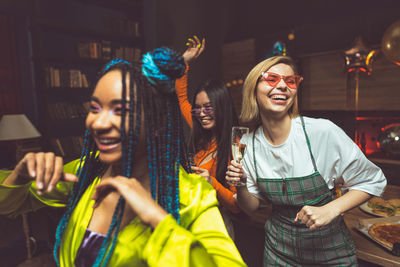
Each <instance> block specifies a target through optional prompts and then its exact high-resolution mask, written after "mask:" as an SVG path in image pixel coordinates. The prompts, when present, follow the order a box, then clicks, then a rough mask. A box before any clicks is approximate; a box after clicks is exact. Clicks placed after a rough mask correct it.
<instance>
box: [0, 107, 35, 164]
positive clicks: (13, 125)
mask: <svg viewBox="0 0 400 267" xmlns="http://www.w3.org/2000/svg"><path fill="white" fill-rule="evenodd" d="M40 136H41V135H40V133H39V132H38V130H37V129H36V128H35V126H33V124H32V123H31V122H30V121H29V119H28V118H27V117H26V116H25V114H7V115H3V117H2V118H1V120H0V141H16V150H15V151H16V152H15V159H16V160H17V161H18V160H19V159H20V157H21V156H23V155H22V154H21V153H22V152H23V142H22V140H26V139H33V138H38V137H40Z"/></svg>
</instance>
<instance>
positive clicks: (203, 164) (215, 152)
mask: <svg viewBox="0 0 400 267" xmlns="http://www.w3.org/2000/svg"><path fill="white" fill-rule="evenodd" d="M187 45H188V48H187V50H186V51H185V52H184V53H183V58H184V60H185V63H186V65H187V67H186V72H185V75H184V76H183V77H181V78H179V79H177V80H176V83H175V86H176V93H177V95H178V100H179V105H180V108H181V112H182V114H183V116H184V118H185V120H186V122H187V123H188V124H189V126H190V127H191V130H192V131H191V136H190V140H189V151H191V152H193V153H194V154H195V156H194V166H192V170H193V171H195V172H196V173H198V174H199V175H201V176H203V177H204V178H205V179H206V180H207V181H208V182H209V183H210V184H211V185H212V186H213V187H214V188H215V190H216V191H217V198H218V201H219V202H220V204H221V207H220V210H221V213H222V215H223V217H224V221H225V224H226V226H227V229H228V232H229V234H230V236H231V237H232V238H233V237H234V233H233V226H232V222H231V220H230V219H229V213H228V212H226V210H225V209H228V210H229V211H230V212H233V213H238V212H240V209H239V207H238V206H237V204H236V200H235V198H234V197H233V196H234V194H235V192H236V189H235V187H234V186H228V185H227V183H226V180H225V172H226V168H227V166H228V164H229V161H230V159H231V140H230V136H231V131H232V126H233V125H237V118H236V113H235V111H234V107H233V104H232V100H231V96H230V94H229V92H228V89H227V88H226V86H225V85H224V83H223V82H222V81H216V80H208V81H206V82H204V83H202V84H201V85H200V86H199V88H198V89H197V91H195V93H194V97H193V101H192V103H189V101H188V97H187V75H188V70H189V63H190V62H191V61H193V60H194V59H196V58H197V57H198V56H199V55H200V54H201V53H202V52H203V51H204V49H205V40H204V39H203V40H202V42H200V40H199V39H198V37H197V36H194V38H193V39H189V42H188V43H187Z"/></svg>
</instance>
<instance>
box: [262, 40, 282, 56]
mask: <svg viewBox="0 0 400 267" xmlns="http://www.w3.org/2000/svg"><path fill="white" fill-rule="evenodd" d="M273 56H287V51H286V44H285V43H283V42H281V41H276V42H275V43H274V45H273V46H272V50H271V51H269V52H268V53H267V54H266V55H265V57H264V59H267V58H270V57H273Z"/></svg>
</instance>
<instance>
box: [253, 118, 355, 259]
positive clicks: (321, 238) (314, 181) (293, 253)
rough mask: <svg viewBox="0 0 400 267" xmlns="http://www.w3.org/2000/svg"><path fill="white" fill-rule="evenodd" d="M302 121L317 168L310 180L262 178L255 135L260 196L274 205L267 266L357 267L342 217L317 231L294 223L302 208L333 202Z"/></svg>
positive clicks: (267, 230) (267, 227)
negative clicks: (258, 164) (323, 266)
mask: <svg viewBox="0 0 400 267" xmlns="http://www.w3.org/2000/svg"><path fill="white" fill-rule="evenodd" d="M300 119H301V123H302V126H303V130H304V134H305V137H306V140H307V146H308V150H309V152H310V156H311V160H312V164H313V166H314V173H312V174H310V175H308V176H302V177H283V178H271V179H270V178H260V177H259V176H258V172H257V161H256V157H255V148H254V139H255V135H254V133H253V157H254V167H255V170H256V177H257V184H258V187H259V188H260V192H261V194H262V195H263V196H264V197H265V198H267V199H269V200H270V201H271V203H272V204H273V212H272V215H271V217H270V218H269V219H268V220H267V222H266V223H265V227H264V228H265V245H264V266H321V265H332V266H357V265H358V264H357V258H356V256H355V246H354V243H353V240H352V239H351V235H350V232H349V230H348V229H347V227H346V225H345V223H344V221H343V218H342V216H338V217H337V218H336V219H334V220H333V221H332V222H331V223H330V224H328V225H325V226H322V227H319V228H317V229H316V230H310V229H309V228H308V227H307V226H306V225H305V224H303V223H301V222H297V223H295V222H294V219H295V217H296V214H297V212H298V211H300V209H301V208H302V207H303V206H305V205H309V206H322V205H325V204H326V203H328V202H330V201H332V200H333V194H332V192H331V191H330V190H329V188H328V185H327V184H326V183H325V180H324V179H323V178H322V176H321V174H320V173H319V172H318V170H317V167H316V164H315V160H314V156H313V154H312V152H311V146H310V141H309V139H308V136H307V132H306V129H305V124H304V120H303V117H300ZM327 152H329V151H327Z"/></svg>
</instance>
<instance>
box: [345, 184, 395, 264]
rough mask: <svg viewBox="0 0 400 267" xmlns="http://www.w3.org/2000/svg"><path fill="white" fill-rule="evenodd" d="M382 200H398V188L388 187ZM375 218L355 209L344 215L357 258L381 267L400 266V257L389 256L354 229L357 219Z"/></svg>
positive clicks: (384, 250)
mask: <svg viewBox="0 0 400 267" xmlns="http://www.w3.org/2000/svg"><path fill="white" fill-rule="evenodd" d="M383 198H385V199H390V198H400V186H395V185H388V186H387V187H386V190H385V193H384V194H383ZM367 218H377V217H375V216H373V215H370V214H368V213H366V212H363V211H362V210H360V208H358V207H356V208H354V209H351V210H349V211H348V212H346V213H345V214H344V221H345V222H346V225H347V227H348V228H349V229H350V232H351V235H352V236H353V240H354V242H355V245H356V249H357V257H358V258H359V259H362V260H364V261H368V262H371V263H374V264H378V265H381V266H400V257H398V256H395V255H393V254H391V253H390V252H389V251H388V250H386V249H385V248H383V247H382V246H380V245H379V244H377V243H375V242H374V241H372V240H371V239H369V238H368V237H366V236H365V235H364V234H363V233H361V232H359V231H358V230H357V229H356V228H357V226H358V224H359V221H358V220H359V219H367Z"/></svg>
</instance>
